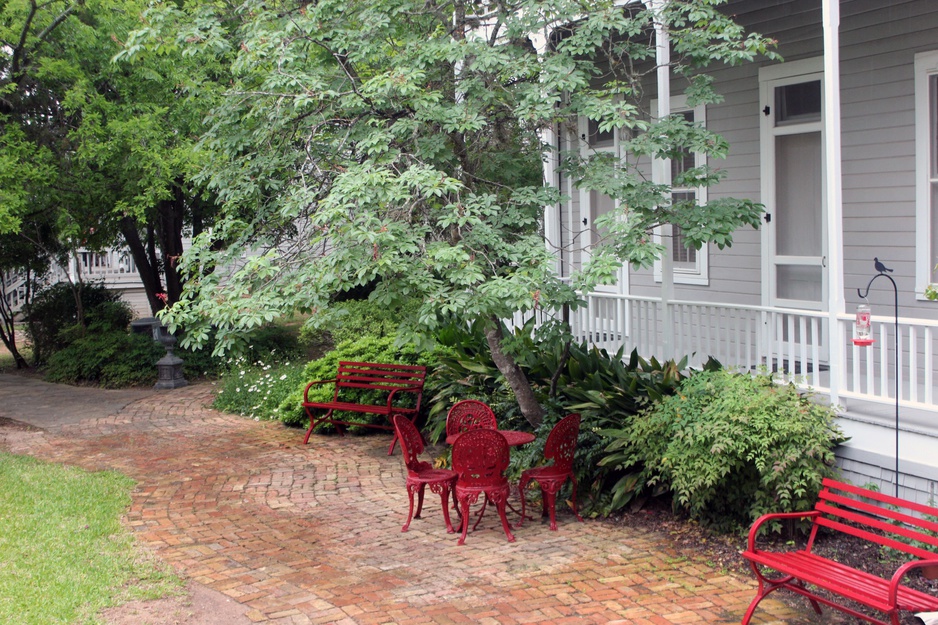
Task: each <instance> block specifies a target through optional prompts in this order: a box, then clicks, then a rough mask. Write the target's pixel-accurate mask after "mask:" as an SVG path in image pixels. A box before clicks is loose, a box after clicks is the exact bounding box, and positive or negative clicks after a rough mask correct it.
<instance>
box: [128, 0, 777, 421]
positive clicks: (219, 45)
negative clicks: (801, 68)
mask: <svg viewBox="0 0 938 625" xmlns="http://www.w3.org/2000/svg"><path fill="white" fill-rule="evenodd" d="M622 4H623V3H621V2H613V1H589V2H583V1H572V0H509V1H507V2H506V1H502V0H492V1H486V0H483V1H477V2H467V1H465V0H455V1H437V0H369V1H367V2H363V1H358V0H352V1H349V0H318V1H317V2H296V1H295V0H274V1H270V0H248V1H247V2H245V3H244V4H241V5H238V6H237V7H233V6H230V5H227V4H225V3H222V2H218V3H213V4H205V5H200V6H194V7H193V6H189V5H184V6H183V7H182V8H180V7H179V6H178V5H177V4H175V3H166V4H163V5H160V6H158V7H157V8H155V9H152V10H150V11H149V12H148V14H147V18H146V25H145V26H144V28H143V29H141V30H139V31H138V32H137V33H136V34H135V36H134V37H132V38H131V40H130V41H129V42H128V47H127V52H128V54H130V55H136V54H145V51H148V52H149V54H150V55H152V54H157V53H159V54H176V53H178V51H179V50H184V51H185V52H186V54H190V55H193V56H196V57H200V58H203V59H205V62H206V63H216V62H218V59H219V58H220V56H224V57H228V56H230V57H232V63H231V66H230V67H231V72H232V76H233V78H232V82H231V85H230V87H229V88H228V91H227V93H226V95H225V97H224V98H223V99H222V100H221V101H220V102H219V103H218V104H217V106H215V108H214V109H213V110H212V112H211V115H210V117H209V127H208V129H207V131H206V134H205V135H204V137H203V140H202V145H203V146H204V147H205V151H204V154H205V156H206V159H207V160H206V161H205V162H204V169H203V176H204V180H205V181H206V182H207V184H208V185H209V187H210V188H211V189H213V190H214V192H215V193H217V194H218V196H219V197H220V199H221V200H222V201H223V203H224V214H223V216H222V218H221V220H220V221H219V222H218V223H217V224H216V228H215V229H214V230H213V231H212V232H211V233H210V234H208V233H207V234H205V235H203V236H202V237H200V238H199V239H197V241H196V243H195V245H194V246H193V248H192V250H190V252H189V253H187V254H186V257H185V267H186V270H187V271H188V272H189V273H188V280H189V281H188V283H187V285H186V290H185V293H184V295H183V299H182V301H180V302H179V303H178V304H177V305H176V306H174V307H173V308H172V309H171V311H170V312H169V314H168V315H167V316H166V317H165V318H166V320H167V321H168V322H169V323H170V324H171V326H174V327H175V326H183V327H185V328H186V331H187V340H189V341H195V342H198V341H199V340H202V339H204V338H205V337H206V336H207V335H208V329H209V326H210V325H213V326H214V327H215V328H216V329H217V331H218V337H219V339H220V340H219V346H220V348H224V347H225V346H226V345H228V344H230V342H231V340H233V338H234V336H235V335H237V334H238V333H241V332H244V331H247V330H249V329H250V328H252V327H254V326H256V325H258V324H260V323H262V322H264V321H268V320H271V319H273V318H275V317H276V316H278V315H280V314H283V313H284V312H288V311H295V310H305V311H311V312H313V313H316V312H317V311H320V310H322V309H323V308H325V307H327V306H328V305H329V302H330V300H331V298H332V297H333V296H335V294H337V293H340V292H342V291H344V290H347V289H351V288H355V287H360V286H362V285H373V286H374V290H373V291H372V293H371V298H372V299H373V300H374V301H375V302H376V303H378V304H382V305H385V304H391V303H393V302H395V301H396V300H399V299H401V298H412V297H417V298H419V300H420V301H421V302H422V306H421V307H420V309H419V312H418V313H417V314H416V315H415V316H414V318H412V319H405V320H403V321H404V326H405V330H410V331H411V332H412V333H414V334H417V335H426V334H427V333H430V332H432V331H433V330H434V329H435V328H436V327H438V326H439V325H440V324H442V323H445V322H448V321H451V320H452V319H454V318H455V319H460V320H464V321H477V322H482V323H484V324H486V328H487V330H486V336H487V338H488V345H489V347H490V349H491V351H492V355H493V357H494V359H495V362H496V364H497V365H498V367H499V369H500V370H501V371H502V373H503V374H504V375H505V376H506V378H507V381H508V382H509V384H510V385H511V387H512V389H513V390H514V391H515V393H516V395H517V399H518V401H519V404H520V407H521V409H522V412H523V413H524V415H525V416H526V417H527V418H528V420H530V421H531V422H532V423H535V424H536V423H538V422H539V420H540V418H541V415H542V411H541V407H540V406H539V405H538V402H537V399H536V398H535V396H534V395H533V393H532V392H531V388H530V385H529V384H528V383H527V381H526V380H525V379H524V375H523V373H522V372H521V370H520V368H519V367H518V366H517V365H516V363H515V360H514V358H513V357H512V354H511V351H510V349H507V348H506V345H507V343H506V340H505V337H504V336H503V334H502V328H503V326H502V324H501V323H500V320H501V319H504V318H507V317H509V316H511V314H512V313H514V312H516V311H530V310H532V309H535V308H537V307H539V306H540V307H548V308H552V307H556V306H559V305H561V304H565V303H575V301H576V295H575V293H574V291H573V288H572V286H578V287H582V288H590V287H592V286H594V285H595V284H596V283H597V282H599V281H608V280H611V279H612V276H613V275H614V269H615V268H616V267H617V266H618V265H621V263H623V262H632V263H635V264H638V265H644V266H648V265H649V264H650V263H652V262H653V260H654V259H655V258H656V257H657V255H658V254H659V253H660V250H661V247H660V246H659V245H657V244H656V243H655V242H654V239H653V237H652V236H651V235H652V231H653V230H654V228H655V227H656V226H658V225H659V224H663V223H675V224H677V225H679V226H680V227H681V228H682V231H683V234H684V236H685V239H686V241H688V242H689V244H691V245H695V246H698V247H699V246H700V245H702V244H704V243H706V242H708V241H716V242H717V243H718V244H719V245H721V246H722V245H725V244H728V243H730V242H731V241H732V233H733V231H734V230H736V229H737V228H738V227H740V226H741V225H743V224H751V225H757V224H758V215H759V208H758V207H757V206H755V205H754V204H753V203H751V202H748V201H733V200H721V201H719V202H711V203H710V204H708V205H704V206H701V205H697V204H695V203H692V202H684V203H677V204H672V203H671V201H670V194H669V193H667V191H668V189H667V188H665V187H662V186H660V185H655V184H652V183H651V182H650V181H649V180H648V179H647V177H646V174H647V170H644V169H642V168H641V167H639V166H638V161H637V159H635V158H634V157H635V156H645V157H648V156H654V157H658V158H668V157H670V156H672V155H681V154H683V153H685V152H687V151H698V152H704V153H707V154H708V155H711V156H714V157H719V156H721V155H722V154H724V153H725V151H726V148H727V146H726V144H725V143H724V142H723V141H722V140H721V139H720V138H719V137H717V136H715V135H713V134H712V133H709V132H707V131H706V130H705V129H703V128H700V127H698V126H694V125H692V124H688V123H687V122H685V121H684V120H683V118H681V117H669V118H666V119H654V118H653V117H652V116H649V115H648V112H647V105H648V98H647V96H646V95H645V93H644V90H643V87H644V86H646V85H647V84H648V83H649V77H650V76H651V77H653V75H654V71H655V67H654V59H655V48H654V46H655V37H654V36H653V32H654V28H655V25H656V24H659V25H663V26H664V27H665V28H666V29H667V30H668V31H669V33H670V37H671V41H672V48H673V50H674V62H673V67H672V70H673V72H674V73H675V75H677V76H685V77H687V78H686V80H685V85H686V86H687V87H688V92H689V95H690V96H691V99H692V100H693V101H704V102H706V101H713V100H714V99H715V98H716V96H715V94H714V93H713V92H712V90H711V89H710V85H709V81H707V79H706V76H705V75H704V74H703V73H702V72H703V70H704V68H705V67H706V66H707V65H708V64H711V63H736V62H742V61H745V60H749V59H751V58H753V57H754V56H755V55H757V54H761V53H766V52H767V51H768V49H769V48H770V45H771V42H769V41H767V40H765V39H764V38H762V37H760V36H758V35H756V34H752V33H747V32H745V31H744V30H743V29H741V28H739V27H738V26H737V25H736V24H734V23H733V22H732V20H730V19H728V18H727V17H725V16H724V15H723V14H721V13H720V12H719V10H718V5H720V4H722V1H721V0H681V1H678V0H673V1H670V2H668V3H665V4H664V6H663V7H659V8H657V9H655V10H650V9H648V8H646V7H644V6H642V5H638V4H631V3H629V4H628V5H627V6H622ZM580 115H585V116H587V117H589V118H590V119H591V120H594V121H595V122H597V123H598V125H599V128H600V129H602V130H608V129H610V128H620V129H630V130H632V131H633V133H632V134H633V136H634V137H635V138H634V139H633V140H631V141H629V142H628V145H626V146H625V148H626V151H627V152H628V153H629V154H630V157H629V158H627V159H624V160H619V161H615V162H613V160H611V159H609V158H604V157H601V155H600V156H596V157H594V156H587V157H581V156H580V155H579V154H569V155H566V158H565V159H564V163H565V167H566V168H567V170H568V171H569V172H570V173H572V174H573V175H575V177H576V179H577V181H578V182H579V184H580V186H581V187H582V188H586V189H596V190H599V191H602V192H603V193H606V194H608V195H610V196H611V197H613V198H615V199H616V200H618V204H619V207H620V208H619V209H618V211H617V212H616V214H614V215H612V216H611V217H610V218H609V219H608V221H607V223H606V224H605V226H606V228H607V229H608V232H609V233H610V237H609V238H608V240H607V242H606V243H605V244H604V245H602V246H600V247H599V248H598V249H596V250H594V251H593V253H592V255H591V257H592V262H591V263H590V264H589V265H588V266H587V267H584V268H583V271H582V272H581V273H580V274H579V276H578V278H577V280H576V281H575V282H574V284H573V285H570V284H567V283H564V282H562V281H561V280H559V279H558V277H557V276H556V275H555V273H554V271H553V267H554V266H555V262H554V257H553V255H552V250H549V249H548V247H547V246H546V245H545V241H544V237H543V235H542V231H541V216H542V211H543V209H544V207H545V206H548V205H550V204H552V203H555V202H557V201H559V197H558V191H557V190H556V189H554V188H552V187H551V186H550V185H549V184H546V183H545V181H544V180H543V174H542V162H543V157H544V155H545V153H546V151H547V150H549V149H550V147H549V146H547V145H545V144H544V143H543V142H542V137H541V132H542V131H543V130H545V129H547V128H550V127H553V126H555V125H558V124H561V125H562V124H565V123H569V122H570V121H571V120H575V119H576V118H577V116H580ZM683 176H684V179H681V180H677V181H675V184H682V185H684V186H688V182H689V181H690V179H691V178H692V179H693V183H694V186H700V185H707V184H711V183H713V182H715V181H716V180H718V179H719V174H718V173H717V172H716V171H714V170H712V169H709V168H695V169H693V170H691V171H689V172H685V173H684V174H683ZM600 225H602V224H600ZM249 249H250V250H253V251H254V254H253V255H247V256H245V255H244V252H245V251H246V250H249ZM313 318H314V319H315V314H314V315H313Z"/></svg>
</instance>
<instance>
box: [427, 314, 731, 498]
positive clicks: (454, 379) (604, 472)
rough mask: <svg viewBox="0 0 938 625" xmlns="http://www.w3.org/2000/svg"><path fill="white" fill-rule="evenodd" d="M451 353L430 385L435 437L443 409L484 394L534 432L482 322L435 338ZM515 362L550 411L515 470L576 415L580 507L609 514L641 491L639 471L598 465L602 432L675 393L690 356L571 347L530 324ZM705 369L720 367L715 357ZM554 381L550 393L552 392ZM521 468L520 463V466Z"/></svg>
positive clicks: (430, 433)
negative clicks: (564, 420) (565, 420)
mask: <svg viewBox="0 0 938 625" xmlns="http://www.w3.org/2000/svg"><path fill="white" fill-rule="evenodd" d="M437 338H438V340H439V341H440V342H441V343H442V344H444V345H446V346H447V347H448V348H449V350H450V354H451V355H449V356H444V357H442V358H441V359H440V365H439V366H438V367H437V368H436V370H435V371H434V373H433V375H432V376H431V378H430V382H428V385H427V388H428V397H429V404H430V405H429V421H428V427H427V430H426V431H425V434H426V435H427V439H428V440H429V441H430V442H439V441H440V440H442V438H443V436H444V432H445V425H446V414H447V412H448V410H449V408H450V407H451V406H452V405H453V404H454V403H455V402H456V401H459V400H460V399H479V400H482V401H484V402H486V403H487V404H489V405H490V406H492V408H493V410H495V414H497V415H498V421H499V425H500V427H503V428H509V429H524V430H530V429H531V426H530V424H528V423H527V421H526V420H525V419H524V418H523V416H522V415H521V414H520V411H519V410H518V405H517V402H516V401H515V398H514V393H512V391H511V389H510V388H509V387H508V385H507V383H506V382H505V379H504V377H503V376H502V375H501V373H500V372H499V371H498V369H497V368H496V366H495V363H494V362H493V361H492V357H491V355H490V353H489V350H488V346H487V345H486V342H485V337H484V335H483V333H482V330H481V327H479V326H473V327H466V326H451V327H448V328H445V329H444V330H443V331H441V332H440V334H439V335H438V337H437ZM511 344H512V346H513V349H514V353H515V357H516V361H517V362H518V364H519V366H520V367H521V368H522V370H524V372H525V375H526V376H527V377H528V381H529V382H530V383H531V385H532V387H533V388H534V392H535V394H536V396H537V397H538V401H539V402H540V403H541V405H542V406H544V408H545V409H546V412H547V414H546V415H545V417H544V422H543V423H542V424H541V426H540V427H539V428H537V429H536V431H535V435H536V436H537V440H536V441H535V442H534V443H532V444H530V445H525V446H524V448H522V449H519V450H516V451H515V452H514V453H512V470H514V469H515V468H518V467H520V468H521V469H524V468H528V467H529V466H532V464H533V463H535V462H537V461H539V460H540V452H541V450H542V449H543V444H544V442H545V441H546V438H547V434H548V433H549V432H550V428H551V427H553V424H554V423H556V422H557V421H558V420H559V419H560V418H562V417H564V416H566V415H567V414H569V413H572V412H579V413H580V415H581V417H582V422H581V427H580V438H579V441H578V444H577V458H576V463H575V467H576V471H577V480H578V482H579V484H580V487H579V488H578V492H577V494H578V496H579V499H580V500H579V502H578V505H579V506H580V509H581V510H582V511H583V512H584V513H586V514H590V515H593V516H607V515H609V514H611V513H613V512H615V511H617V510H619V509H621V508H622V507H623V506H625V505H626V504H628V503H629V502H630V501H631V500H632V498H633V497H634V496H636V495H637V494H638V492H639V482H638V472H637V470H635V469H632V468H622V467H619V466H617V465H614V464H601V463H600V461H601V459H603V458H604V457H605V456H607V455H608V454H607V453H606V451H605V450H606V447H607V445H609V443H610V439H609V438H608V437H607V436H606V434H605V430H606V429H607V428H609V429H613V430H615V429H617V428H618V429H621V428H623V427H625V426H626V425H627V424H629V423H631V420H632V418H633V417H634V415H635V414H637V413H638V412H639V411H640V410H641V409H642V408H643V407H646V406H647V405H649V402H651V401H655V400H660V399H662V398H663V397H665V396H667V395H670V394H673V393H674V392H675V391H676V389H677V387H678V385H679V384H680V383H681V381H682V380H683V379H684V377H685V375H684V374H683V373H682V370H684V369H685V367H686V360H682V361H680V362H675V361H667V362H664V363H661V362H658V361H657V360H656V359H654V358H652V359H651V360H645V359H643V358H641V357H640V356H639V355H638V352H637V351H633V352H632V353H631V355H630V356H629V358H628V360H624V352H623V350H619V351H618V352H616V353H615V354H609V353H608V352H607V351H606V350H604V349H599V348H597V347H591V346H589V345H588V344H586V343H585V342H583V343H572V342H571V343H570V344H569V345H567V344H566V342H565V341H564V339H563V337H562V335H558V334H554V335H550V334H548V335H546V336H536V335H535V334H534V333H533V332H532V330H531V328H529V327H525V328H518V329H516V330H515V332H514V333H513V335H512V336H511ZM707 368H708V369H716V368H719V363H717V362H715V361H710V362H708V363H707ZM552 382H553V383H554V384H553V387H554V388H553V390H552V388H551V387H552ZM516 464H517V465H518V467H516V466H515V465H516Z"/></svg>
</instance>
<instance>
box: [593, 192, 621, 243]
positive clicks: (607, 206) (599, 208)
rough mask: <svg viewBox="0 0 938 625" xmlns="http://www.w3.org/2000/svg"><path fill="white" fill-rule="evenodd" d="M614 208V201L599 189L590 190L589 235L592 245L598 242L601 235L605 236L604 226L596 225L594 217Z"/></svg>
mask: <svg viewBox="0 0 938 625" xmlns="http://www.w3.org/2000/svg"><path fill="white" fill-rule="evenodd" d="M613 208H615V201H614V200H613V199H612V198H611V197H609V196H608V195H606V194H605V193H600V192H599V191H590V226H589V227H590V235H591V238H592V242H593V245H596V244H598V243H599V242H600V240H601V239H602V237H604V236H606V229H605V228H597V227H596V218H597V217H600V216H601V215H605V214H606V213H608V212H609V211H611V210H612V209H613Z"/></svg>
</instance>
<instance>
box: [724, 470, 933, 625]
mask: <svg viewBox="0 0 938 625" xmlns="http://www.w3.org/2000/svg"><path fill="white" fill-rule="evenodd" d="M936 517H938V508H933V507H931V506H925V505H921V504H917V503H913V502H910V501H906V500H904V499H898V498H896V497H890V496H889V495H884V494H883V493H879V492H876V491H872V490H869V489H866V488H860V487H857V486H851V485H850V484H844V483H842V482H837V481H835V480H831V479H825V480H824V483H823V488H822V489H821V493H820V495H819V496H818V502H817V505H816V506H815V507H814V510H813V511H811V512H791V513H778V514H767V515H764V516H762V517H761V518H759V519H758V520H757V521H756V522H755V523H754V524H753V526H752V528H751V529H750V530H749V546H748V549H747V550H746V551H744V552H743V557H745V558H746V559H747V560H749V565H750V566H751V567H752V570H753V572H755V574H756V579H757V580H758V581H759V590H758V593H757V595H756V597H755V599H753V600H752V603H751V604H749V609H748V610H747V611H746V615H745V616H744V617H743V620H742V625H748V623H749V619H750V618H752V613H753V612H754V611H755V609H756V606H757V605H758V604H759V602H760V601H762V599H763V598H764V597H765V596H766V595H768V594H769V593H771V592H773V591H775V590H778V589H780V588H785V589H787V590H790V591H792V592H795V593H798V594H799V595H803V596H805V597H807V598H808V600H809V601H810V602H811V605H812V606H813V607H814V609H815V611H816V612H817V613H818V614H820V613H821V606H820V605H819V604H821V603H823V604H825V605H827V606H830V607H833V608H836V609H838V610H841V611H843V612H845V613H847V614H850V615H851V616H854V617H857V618H860V619H863V620H865V621H869V622H871V623H880V624H882V625H886V624H887V623H892V625H899V613H900V612H924V611H935V610H938V597H933V596H931V595H928V594H925V593H923V592H919V591H917V590H913V589H912V588H909V587H908V586H905V585H903V584H902V581H903V579H904V578H905V577H906V575H908V574H909V573H911V572H913V570H915V569H928V568H931V567H938V522H936ZM798 518H808V519H813V525H812V527H811V533H810V535H809V537H808V542H807V545H806V546H805V548H804V549H801V550H795V551H786V552H770V551H762V550H760V549H758V548H756V539H757V536H758V534H759V529H760V527H761V526H763V525H764V524H765V523H767V522H770V521H772V520H777V519H798ZM821 528H825V529H827V530H829V531H834V532H843V533H845V534H849V535H850V536H854V537H856V538H857V539H859V540H865V541H871V542H874V543H876V544H878V545H881V546H882V547H888V548H890V549H894V550H896V551H898V552H902V553H904V554H906V555H907V556H908V560H907V561H906V562H905V563H904V564H902V565H901V566H899V567H898V568H897V569H896V572H895V573H894V574H893V576H892V577H891V578H890V579H883V578H880V577H877V576H875V575H871V574H869V573H866V572H864V571H859V570H856V569H853V568H850V567H848V566H845V565H843V564H840V563H838V562H835V561H833V560H830V559H827V558H824V557H821V556H819V555H817V554H814V553H812V551H811V549H812V547H813V545H814V542H815V539H816V538H817V534H818V531H819V530H820V529H821ZM763 567H765V568H768V569H774V571H777V572H778V573H779V574H780V575H775V574H772V573H771V572H769V573H768V574H767V573H766V572H764V571H763ZM923 572H925V571H923ZM816 589H817V590H816ZM820 589H822V590H824V591H827V592H826V593H823V594H822V593H820V591H819V590H820ZM831 596H833V597H834V598H833V599H832V598H830V597H831ZM840 597H842V598H844V599H849V600H852V601H854V602H856V603H857V604H860V606H865V607H866V608H869V609H870V613H875V612H882V613H884V614H885V615H886V616H887V617H888V619H889V620H888V621H887V620H879V619H877V618H875V617H874V616H870V614H865V613H863V612H860V611H859V606H857V607H856V608H853V607H849V606H847V605H845V604H843V603H840V602H839V601H838V599H837V598H840Z"/></svg>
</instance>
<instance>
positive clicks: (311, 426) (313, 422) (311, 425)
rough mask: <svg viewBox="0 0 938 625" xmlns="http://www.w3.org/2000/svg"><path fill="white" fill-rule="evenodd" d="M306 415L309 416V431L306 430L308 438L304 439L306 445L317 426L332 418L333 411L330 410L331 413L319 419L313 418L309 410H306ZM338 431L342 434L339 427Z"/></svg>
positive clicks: (337, 427)
mask: <svg viewBox="0 0 938 625" xmlns="http://www.w3.org/2000/svg"><path fill="white" fill-rule="evenodd" d="M306 414H307V415H308V416H309V429H308V430H306V436H304V437H303V444H304V445H306V444H308V443H309V437H310V436H311V435H312V434H313V430H314V429H315V428H316V426H317V425H319V424H320V423H322V422H323V421H326V420H328V419H329V417H331V416H332V411H331V410H330V411H329V412H327V413H326V414H324V415H323V416H321V417H320V418H318V419H317V418H316V417H315V416H313V413H312V412H311V411H310V409H309V408H306ZM336 429H338V430H339V433H342V430H341V429H339V426H336Z"/></svg>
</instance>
